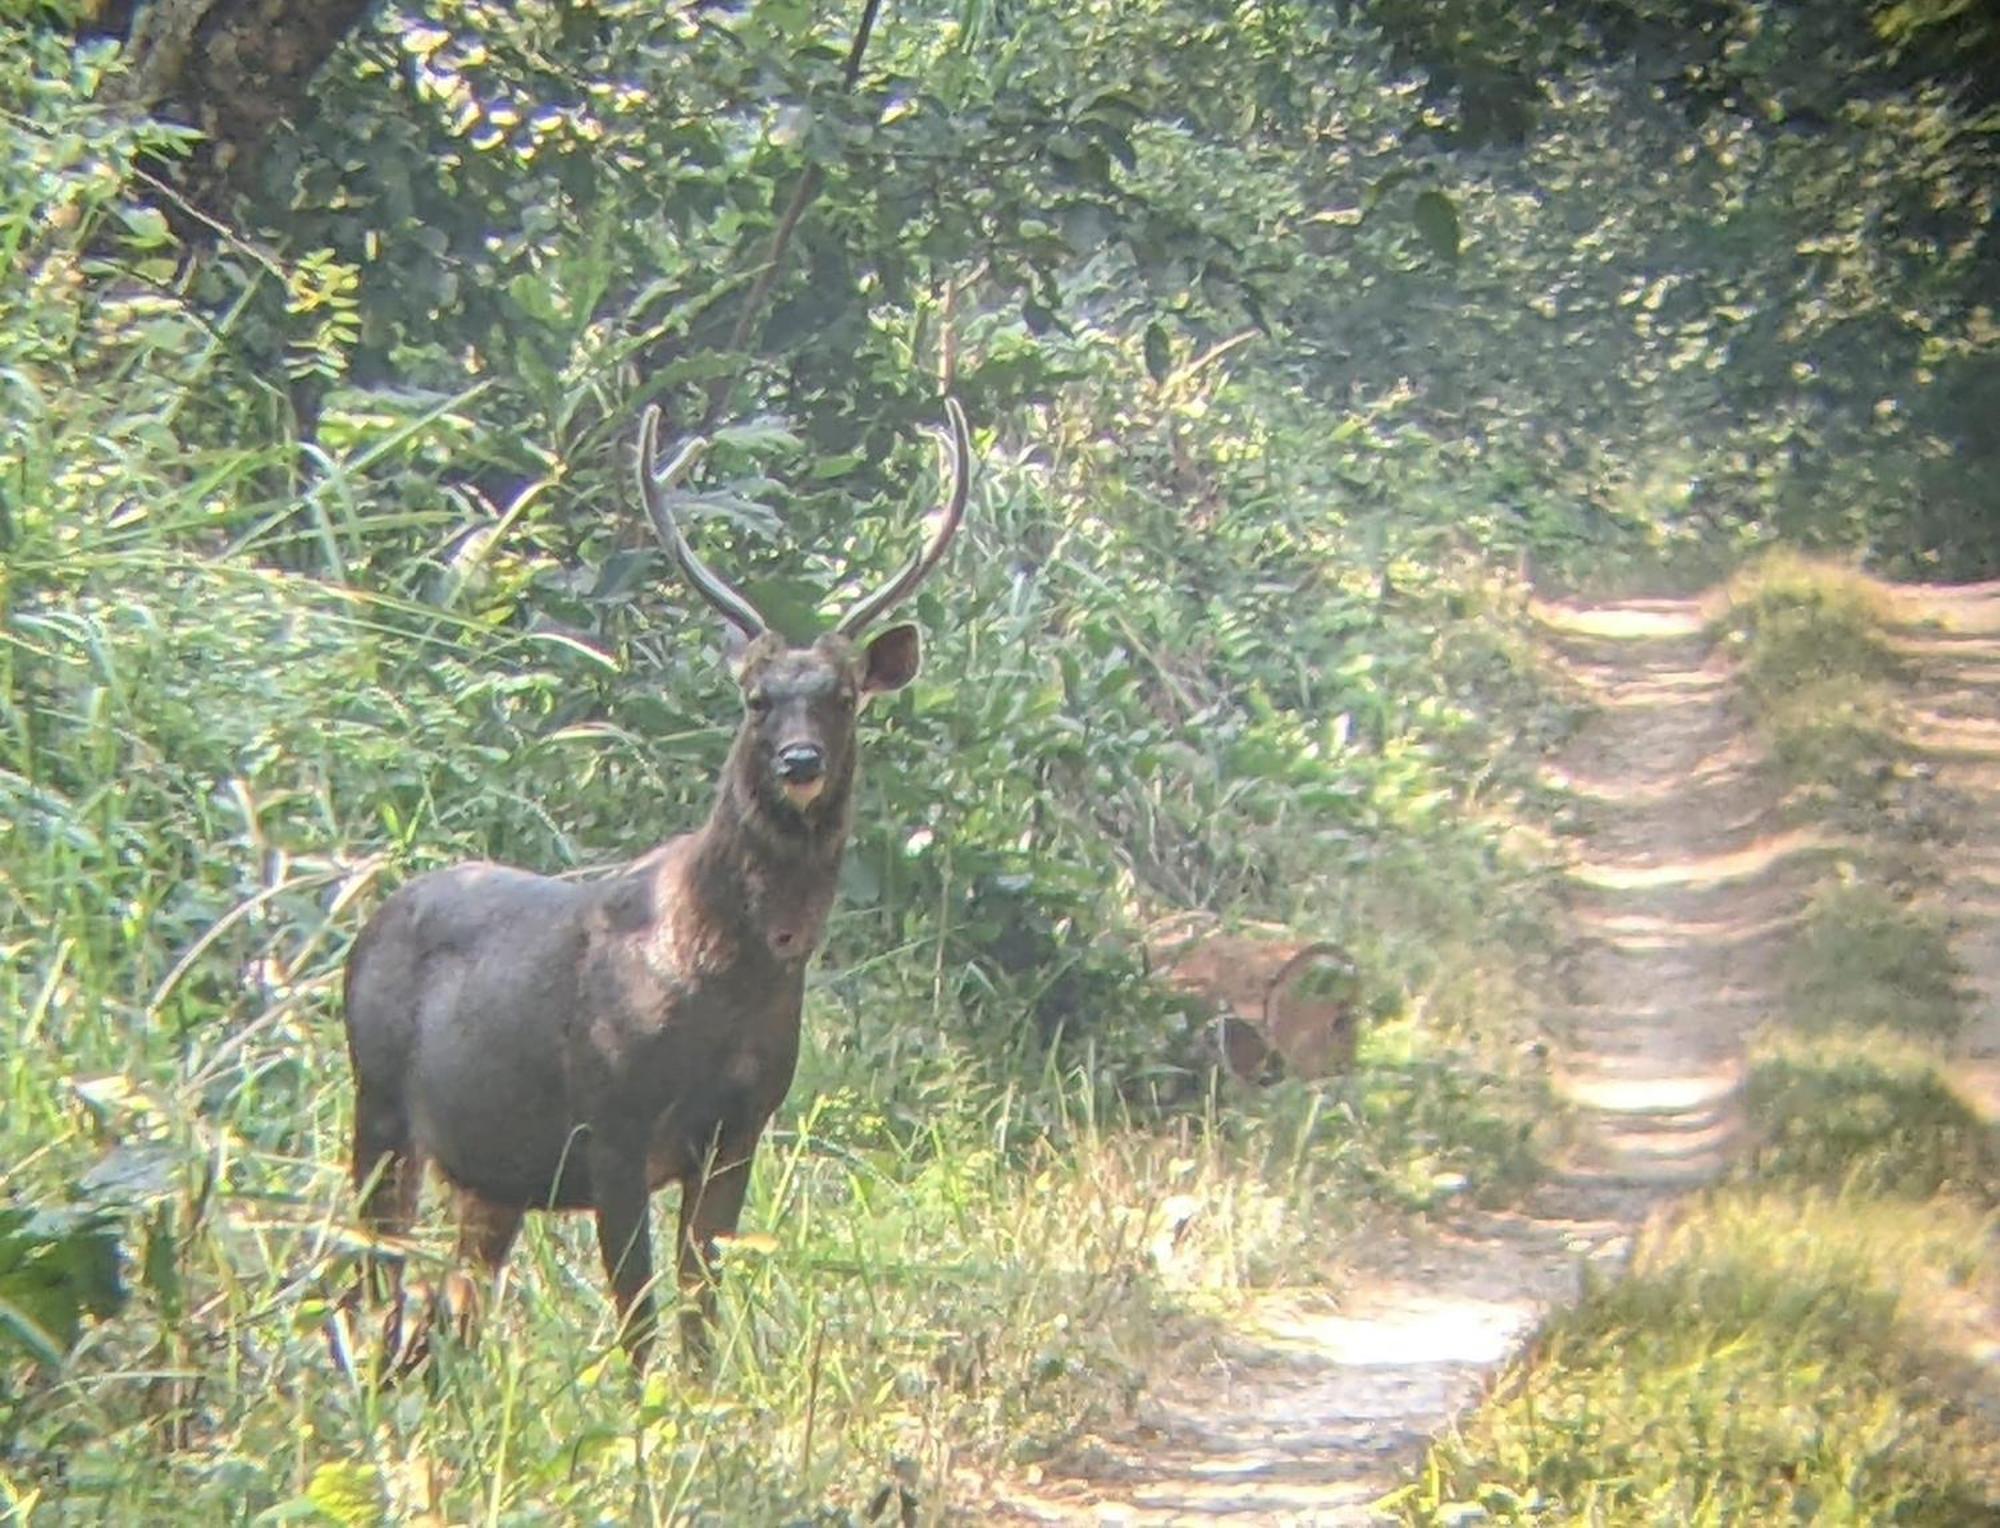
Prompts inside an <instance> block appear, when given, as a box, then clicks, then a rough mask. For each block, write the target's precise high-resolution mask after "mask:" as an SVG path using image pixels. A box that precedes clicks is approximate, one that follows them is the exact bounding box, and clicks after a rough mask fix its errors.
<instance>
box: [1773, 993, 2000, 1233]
mask: <svg viewBox="0 0 2000 1528" xmlns="http://www.w3.org/2000/svg"><path fill="white" fill-rule="evenodd" d="M1745 1105H1746V1107H1747V1109H1748V1110H1749V1113H1750V1117H1751V1119H1753V1120H1754V1121H1755V1122H1756V1126H1757V1131H1756V1142H1755V1144H1754V1146H1753V1147H1752V1148H1751V1150H1750V1151H1749V1152H1748V1153H1747V1155H1746V1158H1745V1162H1744V1169H1743V1170H1744V1171H1745V1172H1746V1173H1747V1174H1748V1175H1749V1177H1750V1178H1751V1179H1752V1180H1754V1181H1760V1182H1764V1183H1768V1184H1771V1185H1774V1186H1776V1185H1784V1184H1792V1185H1797V1186H1798V1187H1800V1188H1818V1189H1824V1190H1827V1191H1839V1190H1843V1189H1845V1190H1852V1191H1854V1192H1856V1193H1857V1194H1863V1195H1868V1196H1873V1197H1877V1198H1889V1197H1895V1198H1907V1199H1928V1198H1930V1197H1932V1196H1933V1195H1937V1194H1943V1193H1949V1194H1951V1195H1954V1196H1956V1197H1958V1198H1961V1199H1963V1200H1965V1201H1966V1202H1967V1203H1973V1204H2000V1140H1996V1139H1995V1134H1994V1130H1993V1128H1992V1126H1990V1125H1988V1124H1987V1123H1986V1122H1985V1121H1983V1120H1981V1119H1980V1118H1979V1117H1978V1116H1977V1115H1976V1114H1974V1113H1973V1112H1972V1110H1971V1109H1970V1108H1968V1107H1967V1106H1966V1104H1965V1102H1964V1101H1963V1100H1962V1099H1961V1098H1959V1096H1958V1095H1957V1094H1956V1093H1954V1092H1953V1091H1952V1090H1951V1087H1950V1085H1949V1084H1948V1083H1947V1081H1946V1079H1945V1075H1944V1072H1943V1070H1942V1069H1941V1063H1940V1060H1939V1057H1938V1055H1937V1053H1936V1051H1935V1049H1934V1048H1932V1047H1929V1046H1926V1045H1924V1044H1922V1043H1919V1042H1915V1041H1912V1040H1910V1039H1908V1038H1906V1037H1904V1036H1901V1035H1897V1034H1895V1033H1893V1032H1890V1031H1876V1032H1874V1033H1860V1034H1856V1033H1848V1034H1844V1035H1833V1036H1828V1035H1813V1036H1811V1037H1810V1038H1806V1037H1802V1036H1797V1035H1783V1034H1780V1035H1777V1036H1773V1037H1771V1038H1769V1039H1767V1040H1766V1041H1765V1042H1763V1043H1762V1044H1761V1045H1760V1046H1759V1047H1758V1049H1757V1051H1756V1053H1755V1054H1754V1055H1753V1056H1752V1059H1751V1066H1750V1073H1749V1076H1748V1078H1747V1080H1746V1083H1745Z"/></svg>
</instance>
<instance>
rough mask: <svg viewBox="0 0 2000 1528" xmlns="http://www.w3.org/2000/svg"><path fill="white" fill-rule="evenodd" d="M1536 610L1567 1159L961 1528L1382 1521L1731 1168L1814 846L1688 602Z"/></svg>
mask: <svg viewBox="0 0 2000 1528" xmlns="http://www.w3.org/2000/svg"><path fill="white" fill-rule="evenodd" d="M1536 613H1537V617H1538V620H1539V622H1540V624H1541V625H1542V627H1543V629H1544V632H1545V634H1546V636H1547V638H1548V640H1549V642H1550V644H1551V646H1552V647H1553V648H1554V649H1555V651H1556V652H1557V653H1558V654H1559V655H1560V656H1561V658H1562V660H1563V661H1564V662H1565V664H1566V665H1567V666H1568V668H1569V670H1570V671H1571V673H1572V674H1574V676H1575V677H1576V679H1577V681H1578V683H1579V684H1581V685H1582V686H1583V687H1584V688H1585V690H1586V691H1588V693H1589V694H1590V696H1591V697H1592V699H1593V700H1594V701H1595V702H1596V704H1597V711H1596V714H1595V716H1594V717H1593V719H1592V720H1591V721H1590V722H1589V723H1588V724H1587V725H1586V726H1585V727H1584V728H1583V729H1582V731H1581V732H1580V733H1579V735H1578V736H1577V737H1576V738H1575V739H1574V740H1573V741H1572V743H1571V744H1570V746H1569V747H1567V748H1566V749H1565V750H1564V753H1563V755H1562V757H1561V758H1560V759H1559V760H1556V761H1553V762H1552V763H1551V765H1550V766H1549V774H1550V778H1551V780H1552V782H1553V783H1556V784H1558V785H1561V786H1562V787H1564V788H1566V789H1567V790H1569V791H1570V792H1572V793H1573V795H1574V796H1575V797H1576V799H1577V800H1578V802H1579V805H1580V808H1581V811H1582V813H1583V817H1584V822H1585V828H1586V833H1585V840H1586V841H1585V845H1584V847H1583V849H1582V851H1581V852H1580V853H1579V855H1578V857H1577V859H1576V862H1575V863H1574V864H1573V866H1572V868H1571V871H1570V874H1569V881H1568V885H1569V895H1568V901H1569V908H1570V914H1571V918H1572V920H1573V924H1574V928H1575V932H1576V935H1577V947H1576V948H1577V953H1576V956H1575V959H1574V962H1573V965H1572V970H1571V973H1570V976H1571V987H1572V992H1571V994H1570V997H1571V1001H1570V1002H1569V1004H1568V1007H1567V1011H1566V1012H1565V1013H1564V1014H1562V1015H1561V1020H1562V1022H1561V1024H1560V1025H1559V1028H1560V1029H1561V1030H1562V1031H1563V1033H1562V1035H1561V1038H1562V1040H1563V1042H1564V1043H1563V1045H1562V1047H1561V1056H1560V1059H1559V1064H1558V1071H1557V1076H1558V1082H1559V1087H1560V1089H1561V1091H1562V1092H1563V1093H1564V1094H1565V1095H1566V1096H1567V1097H1568V1099H1569V1100H1570V1101H1571V1102H1572V1103H1573V1104H1574V1106H1575V1108H1576V1111H1577V1129H1576V1131H1575V1133H1574V1140H1573V1143H1572V1146H1571V1148H1570V1149H1569V1150H1568V1151H1567V1152H1566V1154H1565V1156H1564V1158H1563V1159H1562V1161H1561V1162H1560V1163H1558V1165H1557V1170H1556V1171H1555V1172H1554V1173H1553V1174H1552V1176H1551V1177H1550V1179H1549V1180H1548V1181H1547V1182H1546V1183H1544V1184H1543V1185H1541V1186H1540V1187H1539V1188H1538V1189H1537V1190H1536V1191H1535V1192H1534V1193H1533V1194H1532V1195H1531V1196H1530V1198H1529V1200H1528V1202H1527V1204H1526V1205H1525V1206H1524V1207H1523V1208H1522V1209H1521V1210H1520V1211H1519V1212H1516V1213H1510V1214H1488V1213H1479V1212H1465V1213H1461V1214H1458V1215H1455V1216H1452V1217H1450V1218H1448V1219H1447V1218H1440V1219H1439V1220H1438V1221H1436V1222H1433V1223H1432V1224H1430V1225H1426V1226H1416V1227H1410V1226H1407V1225H1398V1226H1397V1227H1396V1228H1395V1229H1394V1230H1393V1231H1392V1232H1390V1233H1387V1234H1384V1235H1381V1236H1377V1237H1371V1238H1367V1239H1366V1240H1367V1244H1366V1245H1358V1246H1344V1247H1340V1248H1338V1249H1335V1253H1334V1255H1335V1256H1337V1257H1338V1258H1339V1259H1340V1260H1341V1263H1342V1265H1343V1273H1344V1275H1345V1283H1344V1285H1343V1288H1342V1290H1341V1293H1340V1296H1339V1298H1338V1299H1337V1301H1335V1302H1333V1308H1331V1309H1326V1308H1324V1305H1323V1304H1322V1305H1320V1306H1317V1307H1315V1306H1314V1305H1312V1304H1308V1303H1302V1302H1300V1301H1299V1300H1297V1299H1296V1298H1288V1297H1285V1296H1276V1295H1274V1296H1270V1297H1267V1298H1262V1299H1257V1300H1253V1301H1252V1302H1250V1303H1249V1305H1248V1308H1247V1309H1245V1310H1244V1311H1243V1312H1242V1313H1241V1315H1240V1318H1239V1319H1238V1320H1237V1321H1236V1322H1235V1323H1233V1330H1232V1332H1231V1334H1230V1335H1229V1337H1228V1338H1227V1339H1226V1340H1225V1341H1224V1342H1223V1343H1222V1344H1221V1345H1220V1348H1219V1350H1218V1351H1214V1352H1211V1353H1210V1355H1209V1356H1208V1357H1207V1359H1206V1360H1205V1361H1204V1362H1202V1363H1201V1364H1199V1365H1196V1366H1193V1367H1190V1368H1188V1369H1186V1370H1184V1371H1183V1372H1181V1373H1179V1374H1177V1375H1175V1376H1174V1377H1173V1378H1171V1379H1169V1380H1164V1381H1161V1382H1159V1383H1157V1384H1156V1386H1155V1388H1154V1389H1153V1390H1152V1391H1151V1392H1150V1393H1149V1395H1148V1396H1147V1397H1146V1399H1145V1400H1144V1401H1142V1402H1141V1404H1140V1407H1139V1410H1138V1416H1137V1419H1136V1421H1135V1422H1134V1424H1133V1425H1131V1426H1129V1427H1125V1428H1122V1429H1121V1430H1119V1431H1118V1432H1117V1433H1115V1434H1106V1435H1104V1436H1100V1437H1095V1438H1091V1439H1089V1440H1087V1441H1086V1442H1084V1443H1083V1444H1082V1445H1080V1446H1078V1447H1077V1448H1075V1449H1074V1450H1072V1451H1071V1453H1070V1454H1069V1455H1067V1456H1066V1457H1065V1458H1064V1459H1062V1460H1061V1461H1059V1462H1058V1463H1056V1464H1054V1465H1051V1466H1049V1467H1047V1468H1046V1469H1045V1470H1044V1471H1043V1472H1041V1473H1040V1474H1039V1476H1038V1477H1037V1478H1036V1479H1034V1480H1032V1481H1019V1480H1008V1481H1001V1482H992V1483H990V1484H989V1486H988V1488H987V1489H986V1490H984V1491H982V1492H980V1493H979V1495H980V1498H981V1499H980V1501H979V1503H978V1505H977V1507H976V1508H973V1509H969V1510H968V1511H967V1512H966V1513H965V1514H964V1515H963V1516H962V1517H961V1518H960V1520H962V1521H981V1522H1015V1523H1028V1522H1033V1523H1096V1524H1195V1523H1206V1522H1213V1521H1216V1520H1219V1519H1221V1520H1230V1521H1236V1522H1257V1523H1282V1524H1342V1523H1366V1522H1377V1521H1381V1520H1383V1518H1384V1516H1385V1514H1384V1513H1383V1512H1382V1511H1381V1510H1380V1509H1378V1508H1375V1507H1374V1506H1372V1505H1371V1504H1373V1503H1375V1502H1377V1501H1378V1500H1379V1499H1380V1498H1381V1497H1383V1496H1384V1494H1385V1493H1388V1492H1390V1491H1392V1490H1394V1489H1395V1488H1396V1487H1397V1486H1398V1484H1399V1483H1400V1482H1401V1480H1402V1479H1403V1478H1404V1476H1405V1474H1406V1472H1407V1471H1408V1470H1409V1469H1410V1468H1411V1467H1412V1466H1414V1465H1415V1464H1417V1463H1418V1462H1419V1461H1420V1460H1421V1458H1422V1456H1423V1453H1424V1450H1425V1449H1426V1447H1427V1446H1428V1444H1429V1443H1430V1441H1431V1439H1432V1438H1434V1437H1435V1436H1436V1435H1437V1434H1438V1433H1439V1432H1441V1431H1442V1430H1444V1429H1445V1428H1447V1427H1448V1426H1449V1425H1450V1424H1451V1421H1452V1419H1453V1418H1454V1417H1455V1416H1456V1415H1458V1414H1459V1413H1461V1412H1462V1411H1463V1410H1464V1409H1465V1408H1466V1407H1468V1406H1470V1405H1472V1404H1474V1403H1475V1402H1476V1401H1477V1400H1478V1399H1479V1397H1480V1396H1481V1395H1482V1394H1483V1393H1484V1391H1485V1388H1486V1387H1487V1385H1489V1384H1490V1383H1491V1381H1492V1379H1493V1377H1494V1376H1495V1375H1496V1373H1497V1372H1498V1371H1499V1370H1500V1369H1501V1368H1502V1366H1504V1365H1505V1364H1506V1363H1507V1362H1509V1361H1510V1360H1511V1359H1512V1358H1513V1357H1514V1356H1515V1355H1516V1354H1517V1353H1518V1352H1519V1351H1520V1350H1521V1348H1522V1346H1523V1345H1524V1344H1525V1343H1526V1342H1527V1340H1528V1339H1529V1338H1530V1337H1531V1336H1532V1334H1533V1333H1534V1331H1535V1330H1536V1329H1537V1328H1538V1326H1539V1325H1540V1324H1541V1322H1542V1320H1543V1319H1544V1318H1545V1317H1546V1316H1547V1314H1548V1313H1549V1312H1550V1311H1551V1310H1552V1309H1555V1308H1557V1307H1559V1306H1561V1305H1563V1304H1567V1303H1569V1302H1571V1301H1573V1300H1574V1299H1575V1298H1577V1296H1578V1294H1579V1293H1580V1291H1581V1288H1582V1286H1583V1275H1584V1270H1585V1269H1586V1268H1589V1267H1591V1266H1592V1265H1597V1266H1600V1267H1603V1268H1605V1269H1606V1270H1607V1271H1611V1270H1616V1269H1617V1268H1620V1267H1622V1266H1623V1262H1624V1259H1625V1258H1626V1256H1627V1254H1628V1253H1629V1250H1630V1247H1631V1244H1632V1240H1633V1238H1634V1236H1635V1234H1636V1233H1637V1231H1638V1230H1639V1228H1640V1227H1641V1226H1642V1225H1643V1224H1644V1223H1645V1221H1646V1220H1647V1218H1648V1217H1649V1216H1651V1215H1653V1214H1654V1213H1656V1212H1657V1211H1658V1210H1659V1209H1660V1208H1661V1207H1662V1206H1663V1205H1665V1204H1667V1203H1669V1202H1670V1201H1671V1200H1672V1199H1673V1198H1675V1197H1676V1196H1677V1195H1678V1194H1680V1193H1681V1192H1683V1191H1685V1190H1686V1189H1687V1188H1689V1187H1692V1186H1694V1185H1697V1184H1699V1183H1702V1182H1704V1181H1706V1180H1707V1179H1708V1178H1710V1177H1711V1176H1713V1175H1714V1174H1715V1173H1716V1172H1718V1171H1719V1170H1720V1169H1721V1167H1722V1166H1723V1164H1724V1163H1725V1162H1726V1160H1727V1159H1728V1156H1729V1154H1730V1152H1731V1151H1732V1149H1733V1148H1734V1146H1735V1144H1736V1142H1737V1138H1738V1136H1739V1134H1740V1132H1741V1112H1740V1106H1739V1097H1740V1088H1741V1081H1742V1073H1743V1051H1744V1047H1745V1042H1746V1038H1747V1035H1748V1032H1749V1030H1750V1028H1751V1026H1752V1025H1754V1024H1755V1023H1756V1022H1757V1021H1758V1020H1759V1019H1760V1018H1761V1017H1762V1015H1763V1013H1764V1011H1765V1009H1766V1006H1767V996H1766V995H1767V993H1768V991H1769V986H1770V977H1771V966H1772V959H1773V956H1774V954H1775V950H1776V948H1777V946H1778V943H1779V941H1780V940H1781V939H1782V937H1783V935H1784V932H1785V930H1786V928H1787V926H1788V925H1789V923H1790V922H1791V920H1792V919H1793V918H1794V917H1795V915H1796V911H1797V907H1798V905H1799V899H1800V894H1801V891H1802V889H1803V885H1804V877H1803V875H1802V874H1801V873H1800V872H1801V870H1802V868H1803V867H1802V865H1801V863H1800V861H1801V859H1802V857H1804V856H1806V855H1808V854H1809V853H1810V852H1811V851H1813V850H1814V848H1815V847H1816V846H1815V843H1814V841H1813V840H1812V838H1811V837H1810V835H1808V834H1805V833H1799V832H1793V833H1780V832H1775V831H1773V829H1772V824H1771V818H1770V802H1769V793H1768V791H1767V790H1766V789H1765V788H1764V787H1763V786H1762V784H1761V783H1760V782H1759V781H1758V779H1757V777H1756V774H1755V772H1754V770H1753V767H1752V765H1753V760H1752V757H1751V754H1750V751H1749V749H1748V747H1747V745H1746V744H1745V742H1744V740H1743V737H1742V732H1741V728H1740V725H1739V723H1738V722H1737V720H1736V719H1735V718H1734V716H1733V715H1732V712H1731V708H1730V705H1729V690H1728V682H1727V675H1726V672H1725V671H1724V670H1723V669H1722V668H1721V667H1720V666H1719V665H1718V664H1717V663H1716V662H1714V661H1713V660H1712V659H1711V657H1710V655H1709V644H1708V641H1707V639H1706V637H1705V634H1704V615H1703V611H1702V609H1701V607H1700V605H1699V604H1698V602H1696V601H1693V600H1639V599H1635V600H1623V601H1615V602H1609V603H1600V604H1584V603H1554V602H1544V603H1541V604H1539V605H1538V606H1537V611H1536ZM1356 1240H1357V1241H1359V1240H1362V1239H1361V1238H1356Z"/></svg>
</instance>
